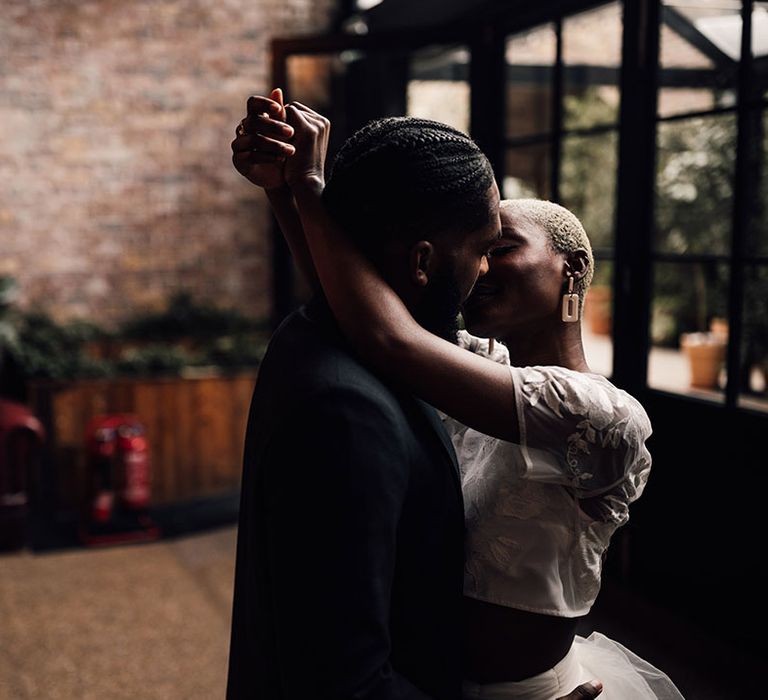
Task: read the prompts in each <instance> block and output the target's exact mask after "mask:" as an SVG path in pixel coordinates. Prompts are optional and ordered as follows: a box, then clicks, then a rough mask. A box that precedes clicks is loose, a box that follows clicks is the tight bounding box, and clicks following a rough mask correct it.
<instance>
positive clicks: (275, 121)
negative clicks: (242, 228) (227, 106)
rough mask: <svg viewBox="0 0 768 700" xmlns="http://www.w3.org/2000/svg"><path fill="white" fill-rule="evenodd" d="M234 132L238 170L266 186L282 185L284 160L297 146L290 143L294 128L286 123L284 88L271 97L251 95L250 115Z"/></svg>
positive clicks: (276, 186) (235, 162)
mask: <svg viewBox="0 0 768 700" xmlns="http://www.w3.org/2000/svg"><path fill="white" fill-rule="evenodd" d="M235 135H236V138H235V140H234V141H233V142H232V163H233V165H234V166H235V169H236V170H237V172H239V173H240V174H241V175H242V176H243V177H245V178H247V179H248V180H250V181H251V182H252V183H253V184H254V185H257V186H258V187H263V188H264V189H265V190H271V189H278V188H280V187H283V186H284V185H285V160H286V158H287V157H288V156H291V155H293V153H294V151H295V149H294V147H293V146H292V145H291V144H290V143H288V141H290V140H291V138H292V137H293V128H292V127H291V126H289V125H288V124H286V123H285V107H283V93H282V90H280V88H276V89H275V90H272V92H271V93H270V96H269V97H264V96H261V95H254V96H251V97H249V98H248V103H247V115H246V117H245V118H244V119H243V120H242V121H241V122H240V124H239V125H238V127H237V129H236V131H235Z"/></svg>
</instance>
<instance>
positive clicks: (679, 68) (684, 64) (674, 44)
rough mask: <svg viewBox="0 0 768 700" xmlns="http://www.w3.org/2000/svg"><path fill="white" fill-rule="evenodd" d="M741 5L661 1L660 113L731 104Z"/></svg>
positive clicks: (698, 0)
mask: <svg viewBox="0 0 768 700" xmlns="http://www.w3.org/2000/svg"><path fill="white" fill-rule="evenodd" d="M740 12H741V3H740V2H723V1H722V0H664V2H663V5H662V28H661V44H660V71H661V74H660V81H661V85H662V86H663V88H662V89H661V90H660V91H659V105H658V112H659V114H660V115H661V116H669V115H672V114H683V113H688V112H699V111H705V110H709V109H713V108H715V107H725V106H731V105H733V104H734V103H735V100H736V93H735V89H736V74H737V64H738V61H739V56H740V42H741V15H740Z"/></svg>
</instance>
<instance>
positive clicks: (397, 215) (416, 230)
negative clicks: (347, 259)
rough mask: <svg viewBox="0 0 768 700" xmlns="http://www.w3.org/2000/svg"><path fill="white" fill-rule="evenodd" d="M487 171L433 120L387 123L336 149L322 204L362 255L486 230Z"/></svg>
mask: <svg viewBox="0 0 768 700" xmlns="http://www.w3.org/2000/svg"><path fill="white" fill-rule="evenodd" d="M493 180H494V178H493V170H492V169H491V165H490V163H489V162H488V159H487V158H486V156H485V155H484V154H483V152H482V151H481V150H480V148H479V147H478V146H477V144H476V143H475V142H474V141H473V140H472V139H471V138H470V137H469V136H467V135H466V134H464V133H462V132H461V131H458V130H457V129H454V128H453V127H450V126H448V125H447V124H442V123H440V122H436V121H432V120H428V119H416V118H413V117H387V118H383V119H376V120H374V121H371V122H369V123H368V124H366V125H365V126H364V127H362V128H361V129H359V130H358V131H357V132H355V133H354V134H353V135H352V136H351V137H350V138H349V139H347V141H346V142H345V143H344V144H343V146H342V147H341V148H340V149H339V152H338V153H337V155H336V159H335V161H334V163H333V168H332V170H331V174H330V177H329V179H328V183H327V185H326V187H325V190H324V192H323V199H324V201H325V204H326V207H327V208H328V211H329V213H330V215H331V216H332V217H333V218H334V220H336V222H337V223H338V224H340V225H341V226H342V228H344V229H345V231H346V232H347V233H348V235H349V236H350V237H352V238H353V239H354V240H355V241H356V242H357V243H358V244H359V245H360V246H361V247H362V248H363V249H364V250H366V251H367V252H369V253H373V252H375V251H376V250H377V249H378V248H379V244H381V243H383V242H386V241H389V240H403V241H406V242H409V241H416V240H419V239H421V238H428V237H429V236H430V235H435V234H437V235H439V234H441V233H446V232H462V231H466V232H469V231H474V230H476V229H478V228H480V227H482V226H485V225H487V223H488V221H489V220H490V216H491V211H490V206H489V202H488V189H489V188H490V187H491V185H492V184H493Z"/></svg>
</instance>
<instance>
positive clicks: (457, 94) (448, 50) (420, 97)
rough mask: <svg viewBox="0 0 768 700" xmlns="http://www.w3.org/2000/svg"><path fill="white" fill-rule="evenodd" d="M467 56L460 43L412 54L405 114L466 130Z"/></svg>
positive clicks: (467, 117) (468, 98)
mask: <svg viewBox="0 0 768 700" xmlns="http://www.w3.org/2000/svg"><path fill="white" fill-rule="evenodd" d="M469 60H470V53H469V51H468V50H467V49H466V48H464V47H444V46H438V47H430V48H427V49H422V50H421V51H418V52H416V53H414V54H413V56H412V57H411V61H410V66H409V79H408V86H407V90H408V92H407V98H406V104H407V107H406V114H408V116H411V117H420V118H422V119H434V120H435V121H439V122H444V123H445V124H450V125H451V126H453V127H455V128H456V129H459V131H463V132H464V133H469V109H470V89H469Z"/></svg>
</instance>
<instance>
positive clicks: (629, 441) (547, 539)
mask: <svg viewBox="0 0 768 700" xmlns="http://www.w3.org/2000/svg"><path fill="white" fill-rule="evenodd" d="M460 340H461V345H462V346H463V347H465V348H467V349H469V350H472V351H474V352H476V353H477V354H481V355H485V356H486V357H490V358H491V359H494V360H495V361H497V362H500V363H502V364H509V356H508V354H507V353H506V349H505V348H504V346H503V345H501V344H500V343H496V344H495V347H494V348H493V352H492V353H489V348H488V342H487V341H482V340H480V339H478V338H473V337H472V336H469V335H468V334H466V333H462V334H461V339H460ZM510 372H511V375H512V382H513V391H514V392H515V405H516V409H517V410H516V413H517V415H516V416H510V420H517V422H518V427H519V433H520V442H519V444H514V443H510V442H505V441H503V440H498V439H496V438H492V437H489V436H487V435H484V434H482V433H479V432H477V431H475V430H472V429H471V428H467V427H466V426H464V425H462V424H460V423H458V422H456V421H454V420H452V419H450V418H448V417H446V418H445V425H446V428H447V429H448V431H449V433H450V435H451V439H452V441H453V444H454V447H455V448H456V452H457V456H458V458H459V464H460V466H461V471H462V488H463V490H464V500H465V517H466V524H467V533H468V534H467V559H466V568H465V594H467V595H470V596H473V597H477V598H480V599H482V600H487V601H489V602H495V603H498V604H502V605H508V606H510V607H516V608H520V609H524V610H531V611H535V612H543V613H547V614H553V615H562V616H568V617H570V616H576V615H583V614H586V612H588V610H589V608H590V607H591V605H592V603H593V602H594V599H595V597H596V595H597V592H598V590H599V586H600V575H601V569H602V560H603V557H604V555H605V551H606V550H607V548H608V545H609V542H610V538H611V536H612V534H613V532H615V530H616V529H617V528H618V527H619V526H620V525H623V524H624V523H625V522H626V521H627V519H628V517H629V512H628V511H629V504H630V503H631V502H632V501H634V500H635V499H636V498H638V497H639V496H640V494H641V493H642V490H643V488H644V486H645V483H646V481H647V478H648V473H649V470H650V466H651V458H650V454H649V452H648V450H647V448H646V446H645V441H646V440H647V438H648V437H649V436H650V434H651V426H650V422H649V420H648V417H647V415H646V413H645V411H644V410H643V408H642V406H641V405H640V404H639V403H638V402H637V401H636V400H635V399H634V398H633V397H631V396H630V395H629V394H627V393H626V392H624V391H622V390H620V389H618V388H617V387H615V386H614V385H613V384H612V383H611V382H610V381H608V380H607V379H606V378H605V377H602V376H600V375H596V374H589V373H582V372H574V371H572V370H568V369H565V368H562V367H549V366H548V367H510Z"/></svg>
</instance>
